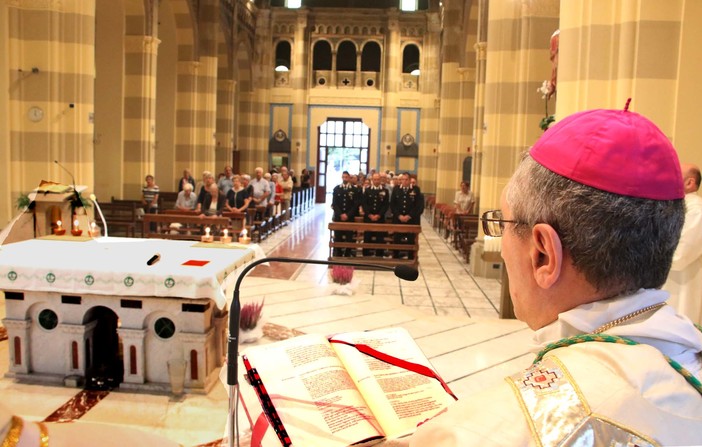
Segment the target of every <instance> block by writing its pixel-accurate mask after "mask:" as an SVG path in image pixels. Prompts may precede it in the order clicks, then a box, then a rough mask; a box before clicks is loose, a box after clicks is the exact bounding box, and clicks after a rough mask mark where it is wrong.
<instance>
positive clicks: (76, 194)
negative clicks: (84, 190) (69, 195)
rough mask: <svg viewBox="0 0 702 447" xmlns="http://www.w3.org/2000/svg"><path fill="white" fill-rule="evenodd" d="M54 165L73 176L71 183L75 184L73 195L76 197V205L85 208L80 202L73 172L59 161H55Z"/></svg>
mask: <svg viewBox="0 0 702 447" xmlns="http://www.w3.org/2000/svg"><path fill="white" fill-rule="evenodd" d="M54 163H56V164H57V165H58V167H59V168H61V169H63V170H64V171H66V173H67V174H68V175H70V176H71V181H72V182H73V194H74V195H75V196H76V203H77V204H78V205H80V206H83V202H82V201H81V200H80V194H78V190H77V189H76V179H75V177H73V174H71V171H69V170H68V169H66V167H65V166H63V165H62V164H61V163H59V162H58V160H54Z"/></svg>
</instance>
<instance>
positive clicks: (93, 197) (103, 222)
mask: <svg viewBox="0 0 702 447" xmlns="http://www.w3.org/2000/svg"><path fill="white" fill-rule="evenodd" d="M90 200H92V202H93V203H94V204H95V208H97V210H98V213H100V220H102V228H104V229H105V237H107V222H105V215H104V214H102V209H100V204H98V201H97V197H95V194H90ZM149 265H151V264H149Z"/></svg>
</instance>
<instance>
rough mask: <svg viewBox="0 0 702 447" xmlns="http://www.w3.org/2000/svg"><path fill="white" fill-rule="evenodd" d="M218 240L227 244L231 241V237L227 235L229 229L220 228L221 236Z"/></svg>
mask: <svg viewBox="0 0 702 447" xmlns="http://www.w3.org/2000/svg"><path fill="white" fill-rule="evenodd" d="M219 241H220V242H221V243H223V244H228V243H230V242H231V241H232V238H231V237H229V230H227V229H226V228H225V229H224V230H222V237H220V238H219Z"/></svg>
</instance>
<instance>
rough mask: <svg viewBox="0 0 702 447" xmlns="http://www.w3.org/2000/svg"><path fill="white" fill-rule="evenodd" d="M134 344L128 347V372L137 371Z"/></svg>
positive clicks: (134, 372)
mask: <svg viewBox="0 0 702 447" xmlns="http://www.w3.org/2000/svg"><path fill="white" fill-rule="evenodd" d="M136 354H137V353H136V346H130V347H129V374H136V373H137V355H136Z"/></svg>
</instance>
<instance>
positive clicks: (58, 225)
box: [54, 220, 66, 236]
mask: <svg viewBox="0 0 702 447" xmlns="http://www.w3.org/2000/svg"><path fill="white" fill-rule="evenodd" d="M61 224H62V222H61V221H60V220H57V221H56V228H54V234H55V235H56V236H63V235H64V234H66V229H65V228H62V227H61Z"/></svg>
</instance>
